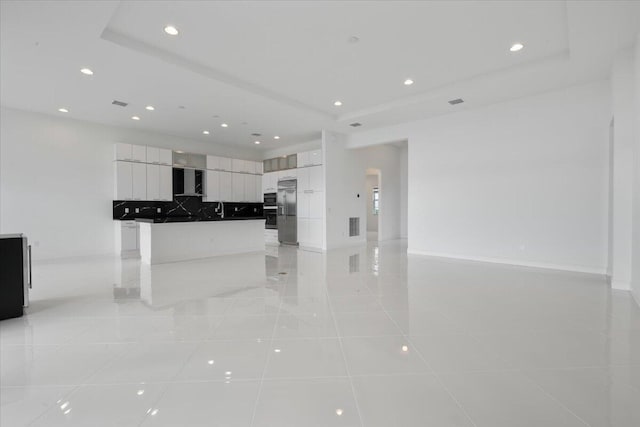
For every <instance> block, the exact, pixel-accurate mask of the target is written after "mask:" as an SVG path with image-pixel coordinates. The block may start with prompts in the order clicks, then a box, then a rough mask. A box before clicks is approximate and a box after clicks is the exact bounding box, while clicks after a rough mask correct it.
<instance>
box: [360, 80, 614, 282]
mask: <svg viewBox="0 0 640 427" xmlns="http://www.w3.org/2000/svg"><path fill="white" fill-rule="evenodd" d="M609 121H610V99H609V85H608V82H595V83H592V84H588V85H584V86H580V87H571V88H567V89H564V90H560V91H555V92H550V93H545V94H541V95H538V96H533V97H527V98H521V99H519V100H515V101H511V102H507V103H501V104H496V105H492V106H489V107H485V108H481V109H477V110H471V111H465V112H461V113H458V114H450V115H446V116H440V117H436V118H433V119H428V120H422V121H418V122H412V123H407V124H403V125H397V126H393V127H387V128H382V129H377V130H372V131H368V132H361V133H358V134H355V135H353V136H352V137H351V139H350V141H349V146H364V145H367V144H374V143H376V142H378V143H380V142H385V141H398V140H404V139H408V141H409V148H408V150H409V160H408V170H409V173H408V176H409V178H408V180H409V182H408V217H409V218H408V221H409V222H408V239H409V240H408V244H409V251H410V252H413V253H421V254H430V255H438V256H449V257H457V258H467V259H477V260H485V261H495V262H505V263H514V264H523V265H533V266H543V267H551V268H561V269H571V270H579V271H589V272H598V273H604V271H605V266H606V252H607V143H608V136H607V132H608V125H609Z"/></svg>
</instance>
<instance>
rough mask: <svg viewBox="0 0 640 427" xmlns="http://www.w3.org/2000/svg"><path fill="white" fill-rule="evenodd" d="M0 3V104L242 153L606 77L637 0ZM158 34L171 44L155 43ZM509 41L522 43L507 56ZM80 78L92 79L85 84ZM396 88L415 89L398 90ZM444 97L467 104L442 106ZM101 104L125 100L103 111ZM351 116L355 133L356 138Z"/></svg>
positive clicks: (635, 25)
mask: <svg viewBox="0 0 640 427" xmlns="http://www.w3.org/2000/svg"><path fill="white" fill-rule="evenodd" d="M1 8H2V9H1V34H0V35H1V39H0V49H1V50H0V54H1V58H0V59H1V60H0V63H1V65H0V66H1V69H0V84H1V86H0V101H1V103H2V105H6V106H9V107H14V108H20V109H25V110H30V111H36V112H42V113H47V114H63V113H58V112H57V109H58V108H59V107H66V108H68V109H69V110H70V112H69V113H68V114H65V116H68V117H73V118H78V119H82V120H89V121H94V122H99V123H104V124H111V125H118V126H128V127H135V128H140V129H147V130H153V131H158V132H162V133H167V134H172V135H176V136H181V137H189V138H195V139H199V140H202V141H212V142H220V143H225V144H239V145H241V146H245V147H246V146H249V145H253V141H254V140H256V137H253V136H251V133H254V132H258V133H261V134H262V136H261V137H259V138H257V139H259V140H260V141H261V142H262V144H261V145H260V146H255V148H256V149H274V148H276V147H278V146H281V145H287V144H293V143H299V142H302V141H306V140H310V139H314V138H317V137H318V135H319V131H320V129H323V128H325V129H331V130H335V131H341V132H353V131H357V130H362V129H371V128H372V127H377V126H383V125H388V124H395V123H400V122H403V121H408V120H413V119H417V118H423V117H428V116H431V115H437V114H444V113H448V112H451V111H455V110H460V109H466V108H473V107H476V106H480V105H486V104H488V103H492V102H497V101H502V100H506V99H510V98H515V97H519V96H525V95H529V94H534V93H539V92H543V91H547V90H552V89H555V88H558V87H562V86H567V85H571V84H578V83H582V82H586V81H591V80H595V79H602V78H606V77H607V76H608V72H609V69H610V66H611V60H612V57H613V55H614V54H615V52H616V51H617V50H619V49H621V48H623V47H626V46H631V45H632V43H633V41H634V38H635V36H636V34H637V33H638V31H639V30H640V2H636V1H628V2H624V1H618V2H610V1H603V2H599V1H574V2H568V3H567V2H562V1H557V2H551V1H545V2H534V1H530V2H520V1H510V2H507V1H477V2H463V1H459V2H451V1H443V2H436V1H430V2H426V1H425V2H418V1H413V2H404V1H388V2H363V1H353V2H350V1H341V2H334V1H326V2H319V1H316V2H302V1H301V2H293V1H256V2H223V1H211V2H206V1H157V2H156V1H135V2H133V1H129V2H117V1H114V2H110V1H85V2H80V1H49V2H41V1H35V2H30V1H2V2H1ZM167 24H172V25H175V26H176V27H177V28H178V29H179V30H180V34H179V35H178V36H176V37H171V36H168V35H166V34H165V33H164V31H163V28H164V27H165V26H166V25H167ZM352 36H357V37H358V38H359V41H358V42H357V43H351V42H349V38H350V37H352ZM517 41H519V42H522V43H524V44H525V48H524V49H523V50H522V51H520V52H518V53H511V52H509V47H510V46H511V44H513V43H514V42H517ZM82 67H89V68H91V69H92V70H93V71H94V73H95V74H94V75H93V76H91V77H87V76H84V75H83V74H81V73H80V72H79V69H80V68H82ZM408 77H410V78H412V79H413V80H414V81H415V84H414V85H412V86H405V85H403V81H404V80H405V78H408ZM454 98H463V99H465V103H464V104H462V105H459V106H456V107H452V106H450V105H449V104H448V103H447V101H448V100H450V99H454ZM113 99H118V100H122V101H125V102H129V103H130V105H129V106H128V107H126V108H119V107H115V106H112V105H111V101H112V100H113ZM338 99H339V100H341V101H342V102H343V106H342V107H339V108H338V107H334V106H333V101H335V100H338ZM147 104H151V105H153V106H154V107H155V108H156V110H155V111H153V112H149V111H146V110H145V109H144V106H145V105H147ZM179 106H184V107H185V108H184V109H181V108H179ZM132 115H138V116H140V117H141V118H142V120H140V121H139V122H134V121H132V120H131V119H130V117H131V116H132ZM214 116H219V117H214ZM354 121H358V122H361V123H362V124H363V126H362V127H360V128H358V129H357V130H354V129H353V128H351V127H349V126H348V124H349V123H351V122H354ZM223 122H225V123H228V124H229V127H228V128H226V129H223V128H221V127H220V124H221V123H223ZM203 130H210V131H211V134H210V135H208V136H205V135H203V134H202V131H203ZM274 135H280V136H281V139H280V140H278V141H275V140H274V139H273V136H274Z"/></svg>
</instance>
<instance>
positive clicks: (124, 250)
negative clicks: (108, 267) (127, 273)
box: [114, 221, 140, 258]
mask: <svg viewBox="0 0 640 427" xmlns="http://www.w3.org/2000/svg"><path fill="white" fill-rule="evenodd" d="M114 223H115V237H116V239H115V240H116V247H115V249H116V254H117V255H120V256H121V257H122V258H137V257H139V256H140V245H139V240H140V227H139V224H138V223H137V222H136V221H114Z"/></svg>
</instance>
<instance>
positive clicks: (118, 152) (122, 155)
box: [115, 142, 133, 160]
mask: <svg viewBox="0 0 640 427" xmlns="http://www.w3.org/2000/svg"><path fill="white" fill-rule="evenodd" d="M115 159H116V160H133V158H132V157H131V144H123V143H122V142H118V143H116V144H115Z"/></svg>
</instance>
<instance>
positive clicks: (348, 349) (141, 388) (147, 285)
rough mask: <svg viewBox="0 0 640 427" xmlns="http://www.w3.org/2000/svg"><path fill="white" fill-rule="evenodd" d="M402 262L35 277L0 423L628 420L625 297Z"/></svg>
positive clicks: (372, 252) (637, 381)
mask: <svg viewBox="0 0 640 427" xmlns="http://www.w3.org/2000/svg"><path fill="white" fill-rule="evenodd" d="M405 252H406V247H405V246H404V243H403V242H387V243H380V244H378V243H377V242H369V244H368V246H366V247H361V248H350V249H340V250H335V251H330V252H328V253H326V254H322V253H316V252H308V251H302V250H297V249H295V248H291V247H283V248H270V249H269V250H268V251H267V254H266V255H265V254H263V253H261V254H246V255H238V256H229V257H219V258H212V259H207V260H199V261H192V262H183V263H174V264H163V265H156V266H153V267H149V266H144V265H141V264H140V263H139V262H138V261H136V260H127V261H120V260H115V259H111V258H103V259H89V260H87V259H84V260H76V261H73V262H71V261H64V262H62V261H61V262H50V263H40V264H37V265H36V266H35V269H34V273H35V277H34V283H35V287H34V289H33V293H32V305H31V307H30V308H29V309H28V315H27V316H25V317H23V318H21V319H14V320H9V321H3V322H1V323H0V354H1V364H0V370H1V374H2V377H1V384H0V385H1V387H2V388H1V390H0V393H1V408H0V417H1V418H0V425H2V426H26V425H34V426H59V425H76V426H102V425H104V426H114V425H117V426H138V425H143V426H147V425H162V426H205V425H206V426H218V425H220V426H222V425H224V426H270V427H273V426H296V427H300V426H305V427H307V426H322V427H327V426H384V427H389V426H395V425H397V426H436V427H447V426H477V427H480V426H487V427H501V426H508V427H513V426H518V427H525V426H544V427H549V426H594V427H596V426H597V427H601V426H638V425H640V308H638V306H637V305H636V304H635V302H634V301H633V300H632V298H631V296H630V295H629V294H628V293H626V292H615V291H611V290H610V289H609V288H608V286H607V285H606V284H605V282H604V280H603V278H601V277H596V276H589V275H580V274H570V273H563V272H553V271H544V270H535V269H525V268H515V267H508V266H499V265H491V264H482V263H465V262H457V261H453V260H445V259H429V258H423V257H411V256H409V257H408V256H407V255H406V254H405Z"/></svg>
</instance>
